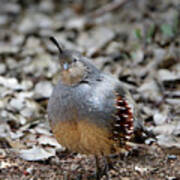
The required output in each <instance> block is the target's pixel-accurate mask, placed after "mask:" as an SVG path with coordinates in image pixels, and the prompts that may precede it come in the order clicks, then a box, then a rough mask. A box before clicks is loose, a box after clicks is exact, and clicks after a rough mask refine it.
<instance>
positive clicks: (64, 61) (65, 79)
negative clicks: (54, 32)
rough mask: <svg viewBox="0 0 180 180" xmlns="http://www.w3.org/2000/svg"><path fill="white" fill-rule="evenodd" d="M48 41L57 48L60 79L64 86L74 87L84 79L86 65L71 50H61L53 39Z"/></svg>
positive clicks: (75, 52) (77, 53)
mask: <svg viewBox="0 0 180 180" xmlns="http://www.w3.org/2000/svg"><path fill="white" fill-rule="evenodd" d="M50 40H51V41H52V42H53V43H54V44H55V45H56V46H57V48H58V50H59V58H60V65H61V71H60V78H61V81H62V83H63V84H65V85H70V86H71V85H76V84H78V83H79V82H81V81H83V80H85V79H86V75H87V73H88V65H87V63H86V62H85V60H84V59H83V57H82V55H81V54H80V53H79V52H77V51H73V50H66V49H62V48H61V46H60V45H59V43H58V42H57V40H56V39H55V38H54V37H50Z"/></svg>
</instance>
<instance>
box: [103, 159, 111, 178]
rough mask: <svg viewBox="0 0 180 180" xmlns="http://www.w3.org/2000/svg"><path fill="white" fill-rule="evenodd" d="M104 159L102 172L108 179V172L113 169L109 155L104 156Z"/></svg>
mask: <svg viewBox="0 0 180 180" xmlns="http://www.w3.org/2000/svg"><path fill="white" fill-rule="evenodd" d="M104 161H105V167H104V174H105V175H106V177H107V180H109V179H110V178H109V174H108V172H109V170H110V169H113V165H112V162H111V160H110V157H109V156H104Z"/></svg>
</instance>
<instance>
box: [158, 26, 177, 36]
mask: <svg viewBox="0 0 180 180" xmlns="http://www.w3.org/2000/svg"><path fill="white" fill-rule="evenodd" d="M161 31H162V33H163V34H164V35H165V36H169V37H172V36H174V31H173V27H172V26H171V25H170V24H163V25H162V26H161Z"/></svg>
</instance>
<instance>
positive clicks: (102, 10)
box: [88, 0, 132, 18]
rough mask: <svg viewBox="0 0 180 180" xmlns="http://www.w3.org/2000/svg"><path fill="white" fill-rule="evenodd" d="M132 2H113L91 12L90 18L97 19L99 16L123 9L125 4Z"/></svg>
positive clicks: (122, 0) (127, 0) (121, 0)
mask: <svg viewBox="0 0 180 180" xmlns="http://www.w3.org/2000/svg"><path fill="white" fill-rule="evenodd" d="M130 1H132V0H117V1H113V2H111V3H109V4H107V5H105V6H103V7H101V8H99V9H97V10H95V11H94V12H91V13H90V14H89V15H88V17H89V18H96V17H99V16H102V15H103V14H105V13H107V12H110V11H113V10H116V9H118V8H121V7H122V6H124V5H125V4H127V3H128V2H130Z"/></svg>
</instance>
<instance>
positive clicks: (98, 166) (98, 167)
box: [95, 155, 101, 180]
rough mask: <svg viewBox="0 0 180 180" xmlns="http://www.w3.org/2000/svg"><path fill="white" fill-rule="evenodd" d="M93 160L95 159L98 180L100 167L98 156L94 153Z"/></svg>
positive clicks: (98, 179)
mask: <svg viewBox="0 0 180 180" xmlns="http://www.w3.org/2000/svg"><path fill="white" fill-rule="evenodd" d="M95 161H96V180H100V176H101V175H100V174H101V173H100V172H101V168H100V165H99V159H98V156H96V155H95Z"/></svg>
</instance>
